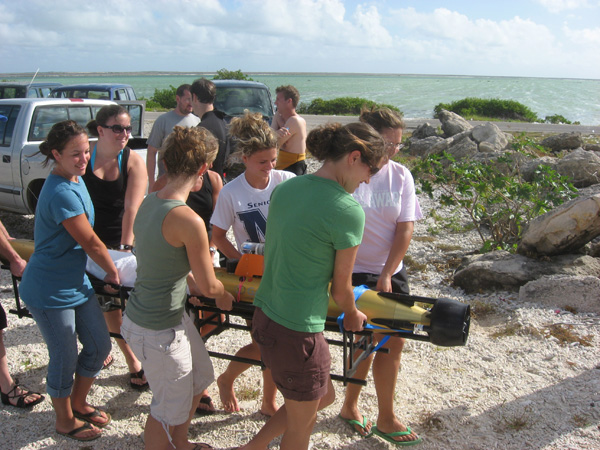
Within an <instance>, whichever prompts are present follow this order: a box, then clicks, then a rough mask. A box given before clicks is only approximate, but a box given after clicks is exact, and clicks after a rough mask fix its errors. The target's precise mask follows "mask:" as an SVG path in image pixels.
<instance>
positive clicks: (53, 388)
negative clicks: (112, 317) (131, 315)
mask: <svg viewBox="0 0 600 450" xmlns="http://www.w3.org/2000/svg"><path fill="white" fill-rule="evenodd" d="M27 307H28V308H29V312H31V315H32V316H33V318H34V319H35V321H36V323H37V325H38V327H39V329H40V332H41V333H42V336H43V338H44V341H46V346H47V347H48V354H49V355H50V362H49V363H48V377H47V379H46V385H47V386H46V389H47V391H48V394H49V395H50V396H51V397H54V398H64V397H68V396H69V395H71V388H72V387H73V375H74V374H75V373H77V375H80V376H83V377H90V378H95V377H96V376H97V375H98V373H99V372H100V369H102V365H103V364H104V360H105V359H106V358H107V357H108V355H109V353H110V348H111V343H110V336H109V334H108V328H107V327H106V322H105V321H104V317H103V316H102V311H100V305H99V304H98V302H97V301H96V297H92V298H90V299H89V300H88V301H86V302H84V303H82V304H81V305H79V306H75V307H73V308H48V309H38V308H34V307H32V306H29V305H28V306H27ZM78 338H79V342H81V344H82V346H83V347H82V349H81V352H79V353H78V352H77V339H78Z"/></svg>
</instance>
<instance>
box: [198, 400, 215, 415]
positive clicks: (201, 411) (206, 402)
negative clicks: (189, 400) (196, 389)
mask: <svg viewBox="0 0 600 450" xmlns="http://www.w3.org/2000/svg"><path fill="white" fill-rule="evenodd" d="M200 403H201V404H203V405H206V406H208V407H209V408H211V407H212V408H213V409H212V410H210V409H203V408H200V406H198V407H197V408H196V414H198V415H200V416H210V415H211V414H214V413H216V412H217V411H215V409H214V407H215V406H214V405H213V402H212V398H210V396H208V395H207V396H205V397H202V398H201V399H200Z"/></svg>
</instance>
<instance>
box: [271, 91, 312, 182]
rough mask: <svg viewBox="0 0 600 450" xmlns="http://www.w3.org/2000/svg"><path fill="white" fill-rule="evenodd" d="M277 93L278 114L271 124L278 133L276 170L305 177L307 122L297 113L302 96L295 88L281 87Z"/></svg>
mask: <svg viewBox="0 0 600 450" xmlns="http://www.w3.org/2000/svg"><path fill="white" fill-rule="evenodd" d="M275 92H276V94H277V96H276V97H275V106H276V107H277V112H276V113H275V117H273V123H272V124H271V127H272V128H273V129H274V130H275V132H276V133H277V142H278V144H279V154H278V156H277V165H276V166H275V169H278V170H287V171H288V172H292V173H295V174H296V175H304V174H305V173H306V161H305V159H306V120H304V119H303V118H302V117H300V116H299V115H298V114H297V113H296V106H298V101H299V100H300V94H299V93H298V89H296V88H295V87H294V86H279V87H278V88H277V89H275Z"/></svg>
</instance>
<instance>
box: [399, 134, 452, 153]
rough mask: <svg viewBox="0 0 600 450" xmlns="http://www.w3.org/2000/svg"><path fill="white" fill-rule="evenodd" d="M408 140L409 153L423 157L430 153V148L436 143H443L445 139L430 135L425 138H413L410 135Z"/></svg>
mask: <svg viewBox="0 0 600 450" xmlns="http://www.w3.org/2000/svg"><path fill="white" fill-rule="evenodd" d="M408 141H409V142H410V147H409V148H408V151H409V153H410V154H411V155H413V156H420V157H425V156H427V155H429V154H430V149H432V148H434V147H435V146H437V145H438V144H443V143H445V142H446V139H444V138H441V137H439V136H430V137H428V138H425V139H415V138H412V137H411V138H410V139H409V140H408Z"/></svg>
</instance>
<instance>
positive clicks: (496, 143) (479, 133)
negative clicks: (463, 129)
mask: <svg viewBox="0 0 600 450" xmlns="http://www.w3.org/2000/svg"><path fill="white" fill-rule="evenodd" d="M509 136H510V137H509ZM471 138H472V139H473V140H474V141H475V142H476V143H477V147H478V150H479V151H480V152H482V153H492V152H501V151H502V150H504V149H506V148H507V147H508V145H509V143H510V140H511V139H512V136H511V135H509V134H506V133H504V132H503V131H502V130H501V129H500V128H498V126H497V125H496V124H493V123H491V122H487V123H485V124H482V125H477V126H476V127H475V128H473V130H472V131H471Z"/></svg>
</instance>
